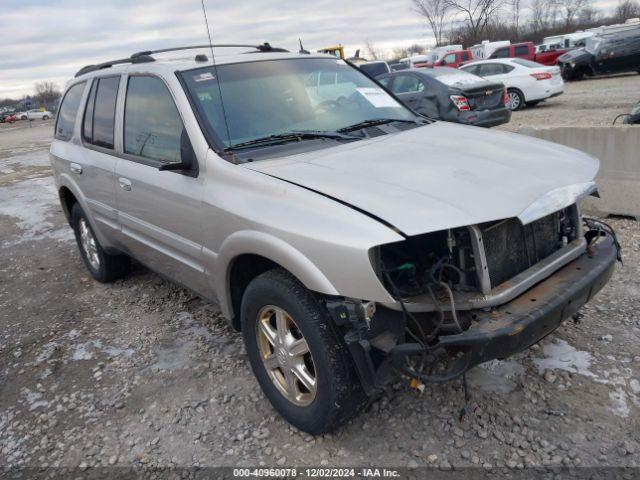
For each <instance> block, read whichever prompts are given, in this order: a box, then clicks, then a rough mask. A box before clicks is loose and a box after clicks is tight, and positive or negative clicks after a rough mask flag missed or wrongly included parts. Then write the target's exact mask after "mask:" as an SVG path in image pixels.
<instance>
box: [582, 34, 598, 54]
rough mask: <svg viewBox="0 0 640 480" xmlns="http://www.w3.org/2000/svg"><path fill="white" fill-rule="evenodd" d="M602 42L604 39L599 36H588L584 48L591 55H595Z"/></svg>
mask: <svg viewBox="0 0 640 480" xmlns="http://www.w3.org/2000/svg"><path fill="white" fill-rule="evenodd" d="M601 44H602V40H601V39H599V38H597V37H591V38H587V40H586V41H585V45H584V49H585V50H586V51H587V52H589V53H590V54H591V55H595V54H596V52H597V51H598V49H599V48H600V45H601Z"/></svg>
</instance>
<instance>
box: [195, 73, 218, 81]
mask: <svg viewBox="0 0 640 480" xmlns="http://www.w3.org/2000/svg"><path fill="white" fill-rule="evenodd" d="M193 79H194V80H195V81H196V82H206V81H207V80H215V79H216V77H214V76H213V73H211V72H205V73H201V74H200V75H198V76H196V77H194V78H193Z"/></svg>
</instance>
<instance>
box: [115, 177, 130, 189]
mask: <svg viewBox="0 0 640 480" xmlns="http://www.w3.org/2000/svg"><path fill="white" fill-rule="evenodd" d="M118 184H119V185H120V188H121V189H123V190H126V191H127V192H129V191H131V180H129V179H128V178H124V177H120V178H118Z"/></svg>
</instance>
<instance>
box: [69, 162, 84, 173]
mask: <svg viewBox="0 0 640 480" xmlns="http://www.w3.org/2000/svg"><path fill="white" fill-rule="evenodd" d="M69 170H71V172H72V173H77V174H78V175H80V174H81V173H82V166H81V165H78V164H77V163H70V164H69Z"/></svg>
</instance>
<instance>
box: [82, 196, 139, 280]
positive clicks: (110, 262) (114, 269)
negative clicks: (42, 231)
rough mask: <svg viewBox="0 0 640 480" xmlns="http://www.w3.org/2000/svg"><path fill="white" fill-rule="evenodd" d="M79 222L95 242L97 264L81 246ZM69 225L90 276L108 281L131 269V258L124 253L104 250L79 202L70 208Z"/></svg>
mask: <svg viewBox="0 0 640 480" xmlns="http://www.w3.org/2000/svg"><path fill="white" fill-rule="evenodd" d="M81 222H84V225H85V226H86V228H87V229H88V233H89V234H90V235H91V237H92V238H93V241H94V242H95V253H96V255H97V259H98V262H99V263H98V265H97V266H95V265H93V264H92V262H91V261H90V260H89V257H88V255H89V254H88V252H87V251H86V249H85V248H84V247H83V244H82V239H81ZM71 226H72V228H73V232H74V234H75V237H76V243H77V244H78V249H79V250H80V257H81V258H82V261H83V263H84V266H85V267H86V268H87V270H89V273H90V274H91V276H92V277H93V278H94V279H95V280H97V281H98V282H101V283H109V282H113V281H115V280H118V279H119V278H122V277H124V276H125V275H127V274H128V273H129V271H130V270H131V260H130V259H129V257H127V256H126V255H110V254H108V253H107V252H105V251H104V249H103V248H102V246H101V245H100V242H98V238H97V237H96V235H95V233H94V231H93V228H92V227H91V224H90V223H89V220H88V219H87V216H86V214H85V213H84V211H83V210H82V207H81V206H80V204H78V203H76V204H74V205H73V208H72V209H71Z"/></svg>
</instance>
